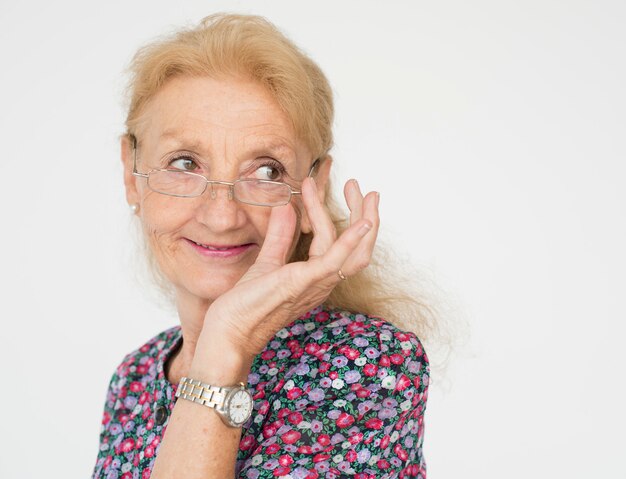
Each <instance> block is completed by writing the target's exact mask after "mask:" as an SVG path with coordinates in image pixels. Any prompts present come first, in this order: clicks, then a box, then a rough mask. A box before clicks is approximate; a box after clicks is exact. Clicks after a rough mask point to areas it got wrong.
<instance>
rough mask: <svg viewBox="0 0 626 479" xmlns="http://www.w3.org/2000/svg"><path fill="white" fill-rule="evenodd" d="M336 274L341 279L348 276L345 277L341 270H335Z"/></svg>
mask: <svg viewBox="0 0 626 479" xmlns="http://www.w3.org/2000/svg"><path fill="white" fill-rule="evenodd" d="M337 274H338V275H339V277H340V278H341V279H342V281H343V280H345V279H348V278H346V275H345V274H343V273H342V272H341V270H339V271H337Z"/></svg>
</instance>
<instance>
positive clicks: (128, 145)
mask: <svg viewBox="0 0 626 479" xmlns="http://www.w3.org/2000/svg"><path fill="white" fill-rule="evenodd" d="M133 142H134V137H131V136H130V135H122V137H121V139H120V156H121V159H122V165H123V167H124V188H125V190H126V201H127V202H128V204H129V205H134V204H137V203H139V202H140V201H139V200H140V198H141V195H140V194H139V191H138V189H137V177H136V176H135V175H133V160H134V154H135V151H134V150H135V146H134V144H133Z"/></svg>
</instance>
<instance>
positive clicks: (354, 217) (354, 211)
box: [343, 179, 363, 225]
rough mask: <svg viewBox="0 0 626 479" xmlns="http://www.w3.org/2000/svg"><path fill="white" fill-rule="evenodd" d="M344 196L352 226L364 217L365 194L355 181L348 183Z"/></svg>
mask: <svg viewBox="0 0 626 479" xmlns="http://www.w3.org/2000/svg"><path fill="white" fill-rule="evenodd" d="M343 194H344V196H345V198H346V203H347V204H348V208H349V209H350V224H351V225H352V224H354V223H355V222H356V221H358V220H360V219H361V216H362V215H363V194H362V193H361V189H360V188H359V184H358V183H357V181H356V180H355V179H352V180H350V181H348V182H346V185H345V186H344V188H343Z"/></svg>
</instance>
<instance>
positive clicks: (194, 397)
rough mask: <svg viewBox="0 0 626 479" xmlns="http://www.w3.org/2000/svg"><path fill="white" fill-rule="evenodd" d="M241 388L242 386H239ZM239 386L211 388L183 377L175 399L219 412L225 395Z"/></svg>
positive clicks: (196, 380) (195, 380)
mask: <svg viewBox="0 0 626 479" xmlns="http://www.w3.org/2000/svg"><path fill="white" fill-rule="evenodd" d="M241 386H243V384H241ZM238 387H239V386H234V387H219V386H211V385H210V384H206V383H203V382H201V381H200V380H198V379H190V378H185V377H183V378H182V379H181V380H180V384H179V385H178V388H177V389H176V394H175V397H182V398H183V399H188V400H189V401H193V402H196V403H198V404H202V405H203V406H208V407H212V408H215V409H219V410H221V409H222V407H223V406H224V401H225V399H226V396H227V394H228V393H229V392H230V391H231V390H232V389H236V388H238Z"/></svg>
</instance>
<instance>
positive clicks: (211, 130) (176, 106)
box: [142, 77, 303, 153]
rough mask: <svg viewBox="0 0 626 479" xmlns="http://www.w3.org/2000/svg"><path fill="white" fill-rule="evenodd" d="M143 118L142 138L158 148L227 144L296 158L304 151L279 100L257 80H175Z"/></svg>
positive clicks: (167, 84) (169, 83)
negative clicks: (283, 153) (294, 154)
mask: <svg viewBox="0 0 626 479" xmlns="http://www.w3.org/2000/svg"><path fill="white" fill-rule="evenodd" d="M142 117H143V122H142V124H143V125H142V126H143V128H142V129H143V130H144V131H143V132H142V136H143V137H144V138H146V139H147V140H148V142H149V143H151V144H153V145H156V144H158V145H161V146H163V145H167V146H172V147H179V146H183V145H184V146H185V147H186V148H192V147H195V148H199V149H202V148H207V149H210V148H214V147H217V145H220V147H221V146H223V145H224V144H226V146H227V147H235V146H236V147H243V148H246V149H248V148H267V149H272V150H282V151H284V152H287V151H288V150H292V151H293V152H294V153H296V152H297V151H298V150H301V149H302V148H303V144H302V142H300V141H299V140H298V139H297V138H296V135H295V132H294V129H293V126H292V124H291V122H290V121H289V118H288V117H287V115H286V114H285V112H284V111H283V110H282V109H281V108H280V106H279V105H278V103H277V102H276V100H274V98H273V97H272V96H271V94H270V93H269V92H268V91H267V90H266V89H265V88H264V87H263V86H261V85H260V84H258V83H256V82H252V81H246V80H237V79H224V80H217V79H213V78H209V77H178V78H173V79H171V80H169V81H168V82H167V83H166V84H165V85H164V86H163V87H162V88H161V90H159V91H158V92H157V93H156V94H155V96H154V97H153V98H152V100H151V101H150V103H149V104H148V105H147V106H146V109H145V111H144V113H143V115H142Z"/></svg>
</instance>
